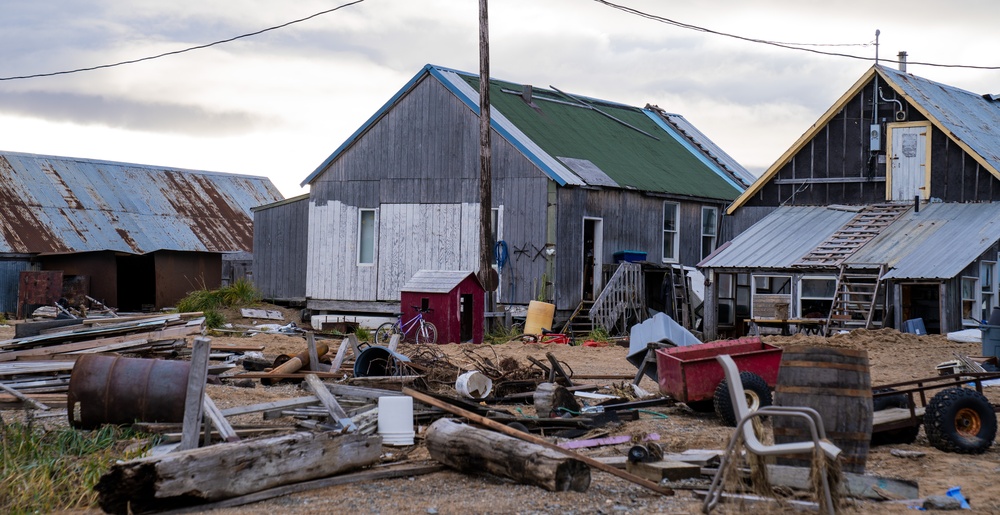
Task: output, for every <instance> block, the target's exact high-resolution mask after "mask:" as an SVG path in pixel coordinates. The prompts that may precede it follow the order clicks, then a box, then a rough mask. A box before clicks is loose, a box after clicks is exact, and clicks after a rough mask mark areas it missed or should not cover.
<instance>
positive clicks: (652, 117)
mask: <svg viewBox="0 0 1000 515" xmlns="http://www.w3.org/2000/svg"><path fill="white" fill-rule="evenodd" d="M642 112H643V113H645V114H646V116H647V117H649V119H650V120H653V123H655V124H656V125H657V126H659V127H660V128H661V129H663V132H666V133H667V134H669V135H670V137H672V138H674V139H675V140H677V142H678V143H680V144H681V145H683V146H684V148H685V149H687V151H688V152H690V153H691V154H692V155H694V156H695V157H697V158H698V160H699V161H701V162H702V163H704V164H705V166H707V167H709V168H710V169H711V170H712V171H713V172H715V174H716V175H718V176H719V177H722V178H723V179H725V181H726V182H728V183H729V185H730V186H732V187H734V188H736V191H738V192H740V193H743V191H744V190H746V187H745V186H743V185H741V184H739V183H737V182H736V181H734V180H733V178H732V177H730V176H729V174H728V173H726V171H725V170H723V169H721V168H719V165H718V163H716V162H715V161H712V160H711V159H709V158H708V156H706V155H705V154H702V153H701V151H700V150H698V149H697V148H694V147H693V146H691V143H690V142H688V140H687V139H685V138H684V137H682V136H681V135H680V134H677V133H676V132H675V131H674V129H673V128H672V127H670V125H667V123H666V122H664V121H663V119H662V118H660V117H659V116H657V114H656V113H654V112H653V111H650V110H649V109H643V110H642Z"/></svg>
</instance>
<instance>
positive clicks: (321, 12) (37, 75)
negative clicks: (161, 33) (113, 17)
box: [0, 0, 365, 81]
mask: <svg viewBox="0 0 1000 515" xmlns="http://www.w3.org/2000/svg"><path fill="white" fill-rule="evenodd" d="M364 1H365V0H354V1H353V2H348V3H346V4H343V5H339V6H337V7H334V8H332V9H327V10H325V11H320V12H318V13H315V14H311V15H309V16H306V17H305V18H299V19H297V20H292V21H289V22H286V23H282V24H281V25H275V26H273V27H268V28H266V29H261V30H258V31H255V32H248V33H246V34H240V35H239V36H234V37H231V38H228V39H222V40H219V41H213V42H211V43H206V44H204V45H197V46H192V47H188V48H182V49H180V50H173V51H170V52H164V53H162V54H157V55H151V56H147V57H140V58H138V59H129V60H127V61H119V62H117V63H111V64H101V65H97V66H89V67H87V68H76V69H74V70H64V71H60V72H49V73H35V74H32V75H17V76H13V77H0V81H4V80H19V79H35V78H39V77H53V76H56V75H69V74H71V73H80V72H89V71H94V70H101V69H104V68H114V67H116V66H124V65H126V64H135V63H141V62H143V61H152V60H153V59H159V58H161V57H167V56H171V55H177V54H183V53H185V52H191V51H192V50H201V49H203V48H209V47H213V46H216V45H222V44H224V43H231V42H233V41H236V40H238V39H243V38H249V37H252V36H259V35H261V34H263V33H265V32H270V31H273V30H278V29H283V28H285V27H288V26H289V25H294V24H296V23H302V22H304V21H308V20H311V19H313V18H316V17H318V16H322V15H324V14H329V13H332V12H334V11H339V10H341V9H343V8H345V7H350V6H352V5H355V4H360V3H361V2H364Z"/></svg>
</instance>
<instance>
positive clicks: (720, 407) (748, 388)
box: [714, 372, 772, 427]
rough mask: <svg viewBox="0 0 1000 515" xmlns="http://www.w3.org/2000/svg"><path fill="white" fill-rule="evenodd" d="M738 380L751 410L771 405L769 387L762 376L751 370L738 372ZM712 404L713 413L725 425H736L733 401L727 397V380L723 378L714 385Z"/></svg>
mask: <svg viewBox="0 0 1000 515" xmlns="http://www.w3.org/2000/svg"><path fill="white" fill-rule="evenodd" d="M740 382H741V383H743V393H744V394H745V395H746V398H747V407H748V408H750V411H751V412H753V411H757V410H758V409H759V408H763V407H766V406H770V405H771V402H772V397H771V389H770V388H768V386H767V382H766V381H764V378H763V377H760V376H759V375H757V374H755V373H753V372H740ZM714 404H715V414H716V415H718V416H719V418H721V419H722V422H723V423H724V424H726V425H727V426H730V427H736V424H737V423H738V422H739V420H738V419H737V418H736V413H735V412H734V411H733V401H732V399H730V398H729V382H728V381H726V380H725V379H723V380H722V382H720V383H719V386H716V387H715V398H714Z"/></svg>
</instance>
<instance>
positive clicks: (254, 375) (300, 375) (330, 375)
mask: <svg viewBox="0 0 1000 515" xmlns="http://www.w3.org/2000/svg"><path fill="white" fill-rule="evenodd" d="M309 374H313V375H315V376H316V377H322V378H326V379H339V378H341V377H344V374H343V372H289V373H287V374H274V373H271V372H243V373H240V374H233V375H231V376H225V377H222V378H221V379H227V380H228V379H237V380H238V379H299V380H302V379H305V378H306V376H307V375H309Z"/></svg>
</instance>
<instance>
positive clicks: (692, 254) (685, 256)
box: [556, 188, 728, 310]
mask: <svg viewBox="0 0 1000 515" xmlns="http://www.w3.org/2000/svg"><path fill="white" fill-rule="evenodd" d="M664 202H674V203H677V204H678V205H679V206H680V209H679V220H678V231H679V235H680V238H679V249H678V250H679V256H678V257H679V262H680V263H681V264H683V265H689V266H694V265H695V264H697V263H698V262H699V261H701V255H700V254H701V208H702V207H703V206H709V207H715V208H717V209H718V214H719V216H721V215H722V213H723V211H724V210H725V207H726V206H727V205H728V203H726V202H721V201H720V202H719V203H716V204H711V203H702V202H693V201H689V200H678V199H668V198H664V197H661V196H651V195H643V194H641V193H638V192H634V191H625V190H590V189H579V188H574V189H570V188H563V189H560V190H559V214H558V224H557V225H558V231H557V238H558V241H557V250H556V257H557V260H558V261H557V263H556V265H557V270H556V281H557V282H556V299H557V302H556V309H560V310H566V309H574V308H576V306H577V305H578V304H579V303H580V300H581V299H582V296H583V283H582V281H583V244H584V242H583V224H584V218H585V217H588V218H601V219H602V220H603V239H604V246H603V254H602V255H601V259H602V261H603V262H604V263H605V264H612V263H614V253H615V252H617V251H620V250H634V251H641V252H646V259H647V260H648V261H651V262H654V263H660V262H662V258H663V203H664ZM716 243H717V244H721V243H722V241H721V239H717V240H716Z"/></svg>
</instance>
